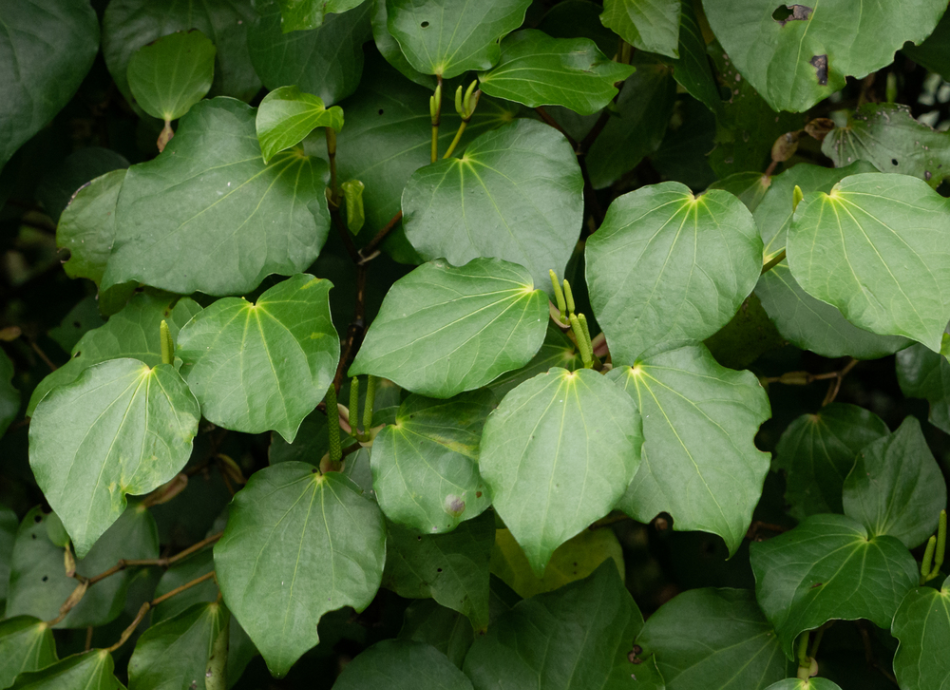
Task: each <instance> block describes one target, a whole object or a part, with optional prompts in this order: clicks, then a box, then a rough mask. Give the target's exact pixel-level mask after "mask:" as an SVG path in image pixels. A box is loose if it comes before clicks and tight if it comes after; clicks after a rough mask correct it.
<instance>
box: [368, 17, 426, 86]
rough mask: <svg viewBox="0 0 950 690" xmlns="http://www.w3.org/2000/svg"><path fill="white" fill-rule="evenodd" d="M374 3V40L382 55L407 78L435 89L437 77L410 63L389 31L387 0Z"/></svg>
mask: <svg viewBox="0 0 950 690" xmlns="http://www.w3.org/2000/svg"><path fill="white" fill-rule="evenodd" d="M372 4H373V40H374V42H375V43H376V49H377V50H378V51H379V53H380V55H382V56H383V58H385V60H386V62H388V63H389V64H390V65H392V66H393V67H395V68H396V69H397V70H399V72H400V73H401V74H402V75H403V76H404V77H406V78H407V79H409V80H411V81H414V82H415V83H416V84H419V85H420V86H424V87H426V88H427V89H430V90H432V89H434V88H435V85H436V79H435V77H434V76H432V75H431V74H423V73H422V72H419V71H418V70H416V69H415V68H414V67H413V66H412V65H410V64H409V61H408V60H407V59H406V56H405V55H403V54H402V49H401V48H400V47H399V43H398V42H397V41H396V39H395V38H393V35H392V34H391V33H389V14H388V12H387V11H386V0H372Z"/></svg>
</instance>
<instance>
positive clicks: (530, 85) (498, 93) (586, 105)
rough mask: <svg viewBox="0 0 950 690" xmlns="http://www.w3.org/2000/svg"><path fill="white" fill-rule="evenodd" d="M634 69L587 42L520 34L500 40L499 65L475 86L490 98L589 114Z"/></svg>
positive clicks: (605, 101) (614, 92)
mask: <svg viewBox="0 0 950 690" xmlns="http://www.w3.org/2000/svg"><path fill="white" fill-rule="evenodd" d="M635 69H636V68H634V67H631V66H629V65H623V64H620V63H618V62H613V61H612V60H611V59H610V58H609V57H607V56H606V55H604V54H603V53H602V52H600V49H599V48H598V47H597V45H596V44H595V43H594V42H593V41H591V40H590V39H588V38H576V39H567V38H551V37H550V36H548V35H546V34H545V33H543V32H541V31H537V30H535V29H525V30H524V31H519V32H518V33H515V34H512V35H511V36H508V37H507V38H506V39H505V40H504V41H502V43H501V59H500V61H499V62H498V64H497V65H495V67H494V68H492V70H491V71H489V72H483V73H482V74H480V75H479V77H478V81H479V88H480V89H481V90H482V91H483V92H484V93H487V94H488V95H489V96H495V97H496V98H504V99H506V100H509V101H515V102H516V103H521V104H523V105H526V106H528V107H530V108H537V107H538V106H542V105H560V106H563V107H565V108H569V109H571V110H573V111H575V112H577V113H580V114H581V115H592V114H594V113H596V112H597V111H599V110H600V109H601V108H603V107H604V106H606V105H607V104H608V103H610V101H611V100H612V99H613V97H614V96H616V95H617V89H616V88H615V87H614V83H616V82H622V81H623V80H624V79H626V78H627V77H629V76H630V75H631V74H633V72H634V71H635Z"/></svg>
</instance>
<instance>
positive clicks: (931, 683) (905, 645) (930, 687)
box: [891, 578, 950, 690]
mask: <svg viewBox="0 0 950 690" xmlns="http://www.w3.org/2000/svg"><path fill="white" fill-rule="evenodd" d="M891 634H892V635H893V636H894V637H896V638H897V639H898V641H899V643H900V644H899V645H898V646H897V653H896V654H895V655H894V675H896V676H897V682H898V683H900V687H901V688H904V690H946V688H947V687H950V686H948V684H947V681H948V679H950V659H948V657H947V655H946V654H945V653H944V651H945V650H946V649H947V647H948V646H950V578H947V579H946V580H944V581H943V587H942V589H940V590H935V589H931V588H929V587H917V588H916V589H913V590H911V591H910V592H908V593H907V596H906V597H904V601H902V602H901V605H900V608H899V609H898V610H897V613H896V614H894V622H893V623H892V624H891Z"/></svg>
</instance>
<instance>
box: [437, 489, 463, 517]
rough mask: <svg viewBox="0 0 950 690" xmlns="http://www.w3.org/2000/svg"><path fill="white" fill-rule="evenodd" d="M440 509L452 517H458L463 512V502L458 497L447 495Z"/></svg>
mask: <svg viewBox="0 0 950 690" xmlns="http://www.w3.org/2000/svg"><path fill="white" fill-rule="evenodd" d="M442 507H443V508H444V509H445V512H446V513H448V514H449V515H451V516H452V517H458V516H460V515H461V514H462V513H464V512H465V501H463V500H462V498H461V497H460V496H456V495H455V494H449V495H448V496H446V497H445V500H444V501H443V502H442Z"/></svg>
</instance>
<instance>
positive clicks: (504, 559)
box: [491, 529, 625, 599]
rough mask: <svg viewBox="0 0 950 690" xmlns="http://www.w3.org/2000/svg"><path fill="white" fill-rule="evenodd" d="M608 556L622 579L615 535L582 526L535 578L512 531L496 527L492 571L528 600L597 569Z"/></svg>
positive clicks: (622, 572) (622, 564) (622, 567)
mask: <svg viewBox="0 0 950 690" xmlns="http://www.w3.org/2000/svg"><path fill="white" fill-rule="evenodd" d="M610 559H613V562H614V564H615V565H616V566H617V572H618V573H620V579H621V580H623V579H624V573H625V568H624V562H623V549H622V548H621V546H620V542H619V541H617V535H616V534H614V532H613V530H609V529H593V530H592V529H585V530H583V531H582V532H581V533H580V534H578V535H577V536H575V537H572V538H571V539H568V540H567V541H566V542H564V543H563V544H561V545H560V546H559V547H558V548H557V549H556V550H555V551H554V554H553V555H552V556H551V561H550V563H548V567H547V569H546V570H545V571H544V575H543V576H542V577H537V576H536V575H535V574H534V571H533V570H532V569H531V564H530V563H528V559H527V557H526V556H525V555H524V552H523V551H522V550H521V547H520V546H518V542H516V541H515V538H514V537H513V536H511V531H510V530H507V529H499V530H497V531H496V533H495V547H494V549H493V550H492V556H491V571H492V574H493V575H496V576H498V577H499V578H501V579H502V581H504V583H505V584H507V585H509V586H510V587H511V588H512V589H513V590H514V591H515V592H517V593H518V594H519V595H520V596H521V597H523V598H525V599H527V598H529V597H533V596H535V595H537V594H542V593H543V592H550V591H553V590H555V589H559V588H561V587H563V586H564V585H566V584H569V583H571V582H574V581H576V580H583V579H584V578H586V577H587V576H588V575H590V574H591V573H592V572H594V571H595V570H597V568H598V566H599V565H600V564H601V563H603V562H604V561H606V560H610Z"/></svg>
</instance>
